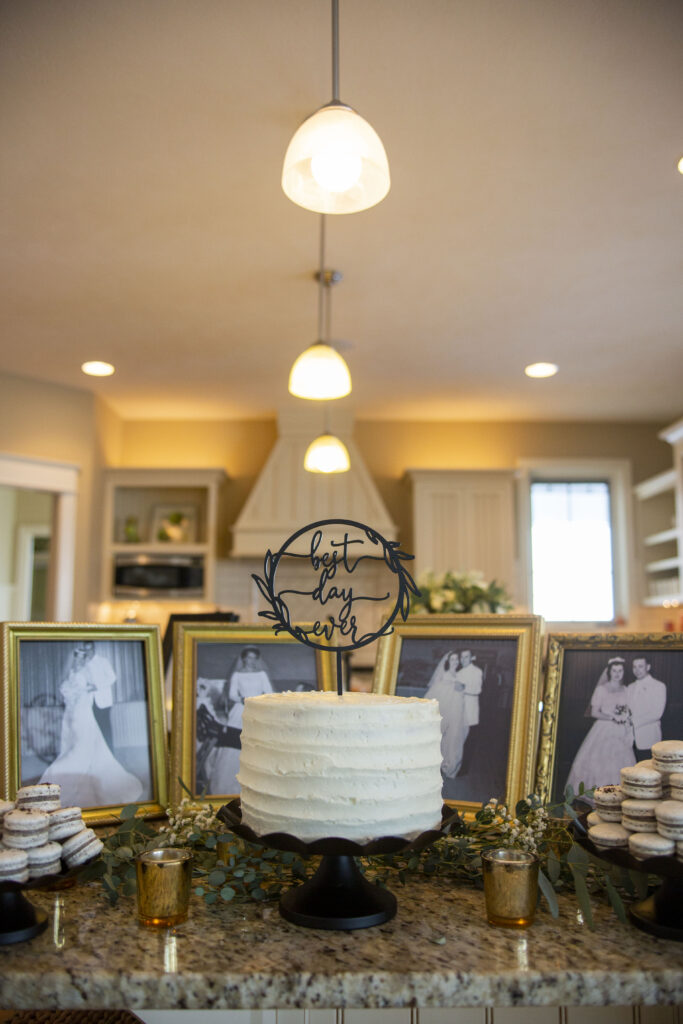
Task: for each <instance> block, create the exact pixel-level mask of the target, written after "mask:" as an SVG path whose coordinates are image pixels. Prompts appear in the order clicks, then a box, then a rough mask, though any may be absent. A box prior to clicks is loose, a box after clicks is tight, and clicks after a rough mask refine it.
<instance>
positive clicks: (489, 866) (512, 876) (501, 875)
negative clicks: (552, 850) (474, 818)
mask: <svg viewBox="0 0 683 1024" xmlns="http://www.w3.org/2000/svg"><path fill="white" fill-rule="evenodd" d="M481 863H482V868H483V872H484V900H485V902H486V916H487V918H488V921H489V924H494V925H499V926H500V927H503V928H528V927H529V925H530V924H532V922H533V920H534V915H535V913H536V903H537V901H538V858H537V857H536V856H534V854H533V853H526V852H524V851H523V850H508V849H500V850H484V852H483V853H482V855H481Z"/></svg>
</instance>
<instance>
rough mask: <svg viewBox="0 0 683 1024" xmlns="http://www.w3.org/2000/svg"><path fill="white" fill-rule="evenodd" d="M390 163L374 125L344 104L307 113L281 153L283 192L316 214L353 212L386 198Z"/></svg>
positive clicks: (334, 104) (332, 105) (294, 201)
mask: <svg viewBox="0 0 683 1024" xmlns="http://www.w3.org/2000/svg"><path fill="white" fill-rule="evenodd" d="M390 185H391V179H390V177H389V163H388V161H387V155H386V153H385V151H384V146H383V145H382V140H381V139H380V137H379V135H378V134H377V132H376V131H375V129H374V128H373V127H372V126H371V125H370V124H368V122H367V121H365V120H364V119H363V118H362V117H361V116H360V114H357V113H356V111H355V110H353V109H352V108H351V107H348V106H346V104H344V103H339V102H336V101H334V102H332V103H329V104H327V105H326V106H324V107H321V108H320V110H317V111H316V112H315V114H312V115H311V117H309V118H307V119H306V120H305V121H304V123H303V124H302V125H301V126H300V127H299V128H298V130H297V131H296V132H295V134H294V136H293V138H292V141H291V142H290V144H289V147H288V149H287V152H286V154H285V162H284V166H283V170H282V188H283V190H284V193H285V195H286V196H287V197H288V198H289V199H291V200H292V202H293V203H297V204H298V205H299V206H303V207H304V208H305V209H307V210H314V211H315V212H316V213H357V212H358V211H359V210H367V209H368V208H369V207H370V206H374V205H375V204H376V203H379V202H380V200H382V199H384V197H385V195H386V194H387V192H388V191H389V187H390Z"/></svg>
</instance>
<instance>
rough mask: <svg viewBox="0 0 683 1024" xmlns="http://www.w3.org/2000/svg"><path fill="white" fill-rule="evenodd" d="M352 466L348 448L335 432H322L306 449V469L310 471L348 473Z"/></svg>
mask: <svg viewBox="0 0 683 1024" xmlns="http://www.w3.org/2000/svg"><path fill="white" fill-rule="evenodd" d="M350 468H351V460H350V459H349V452H348V449H347V447H346V445H345V444H344V443H343V441H340V440H339V438H338V437H335V436H334V434H321V435H320V437H316V439H315V441H311V443H310V444H309V446H308V448H307V449H306V454H305V455H304V469H307V470H308V472H309V473H346V472H347V470H348V469H350Z"/></svg>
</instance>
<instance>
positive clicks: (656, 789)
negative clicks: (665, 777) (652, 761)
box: [621, 764, 662, 800]
mask: <svg viewBox="0 0 683 1024" xmlns="http://www.w3.org/2000/svg"><path fill="white" fill-rule="evenodd" d="M621 789H622V792H623V794H624V796H632V797H635V798H636V800H657V799H659V797H661V795H662V777H661V775H660V774H659V772H658V771H656V769H654V768H648V767H645V768H643V767H642V765H639V764H634V765H628V766H627V767H626V768H622V769H621Z"/></svg>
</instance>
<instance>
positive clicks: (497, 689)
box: [373, 615, 543, 813]
mask: <svg viewBox="0 0 683 1024" xmlns="http://www.w3.org/2000/svg"><path fill="white" fill-rule="evenodd" d="M542 626H543V620H542V619H541V618H540V617H539V616H536V615H525V616H520V615H444V616H438V615H429V616H412V617H409V618H408V619H407V620H406V621H405V622H403V623H394V628H393V632H392V633H390V634H389V635H388V636H386V637H383V638H382V640H381V641H380V645H379V650H378V653H377V660H376V664H375V674H374V679H373V691H374V692H375V693H395V694H397V695H398V696H400V697H428V698H432V699H434V700H437V701H438V702H439V711H440V712H441V723H442V724H441V757H442V762H441V775H442V778H443V788H442V796H443V798H444V800H445V801H447V802H448V803H452V804H454V805H456V806H457V807H458V808H459V809H461V810H463V811H464V812H466V813H467V812H474V811H476V810H478V809H479V807H480V806H481V804H483V803H486V802H487V801H488V800H490V799H491V798H492V797H493V798H496V799H500V800H504V801H505V802H506V803H507V804H508V805H512V806H513V807H514V805H515V803H516V802H517V801H518V800H520V799H522V798H523V797H525V796H527V795H528V794H529V793H530V792H532V790H533V784H534V774H535V757H536V741H537V738H538V731H539V719H540V712H539V701H540V698H541V632H542Z"/></svg>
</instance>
